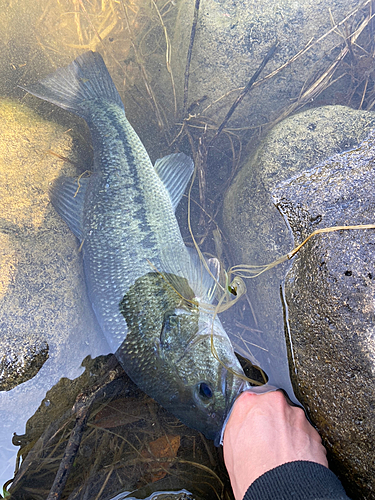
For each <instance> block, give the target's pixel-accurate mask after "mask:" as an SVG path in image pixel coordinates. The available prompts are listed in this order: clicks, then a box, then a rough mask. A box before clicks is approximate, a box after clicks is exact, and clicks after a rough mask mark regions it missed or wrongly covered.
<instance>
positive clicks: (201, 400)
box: [159, 309, 247, 439]
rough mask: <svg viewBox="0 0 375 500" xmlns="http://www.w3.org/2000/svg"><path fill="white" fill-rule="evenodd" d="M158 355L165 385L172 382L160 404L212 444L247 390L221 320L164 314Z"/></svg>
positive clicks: (176, 312)
mask: <svg viewBox="0 0 375 500" xmlns="http://www.w3.org/2000/svg"><path fill="white" fill-rule="evenodd" d="M159 355H160V360H161V361H162V362H163V363H164V370H165V371H166V372H167V373H168V374H169V375H168V379H169V380H173V381H174V384H173V385H171V386H170V388H169V391H168V390H167V391H166V392H165V393H164V394H163V397H162V399H163V401H161V400H160V399H159V402H160V403H161V404H162V405H163V406H164V407H166V408H167V409H169V410H170V411H171V412H172V413H173V414H174V415H176V416H177V417H178V418H180V420H181V421H182V422H184V423H185V424H186V425H188V426H189V427H192V428H195V429H197V430H199V431H200V432H202V433H203V434H204V435H205V436H206V437H207V438H208V439H215V437H216V436H217V435H218V434H220V432H221V429H222V426H223V424H224V421H225V419H226V417H227V415H228V414H229V411H230V409H231V407H232V405H233V403H234V401H235V399H236V398H237V396H238V395H239V394H240V393H241V392H242V391H243V390H244V389H245V388H246V387H247V382H245V376H244V373H243V370H242V367H241V365H240V363H239V361H238V359H237V357H236V355H235V353H234V351H233V347H232V344H231V342H230V340H229V338H228V336H227V334H226V332H225V331H224V329H223V326H222V324H221V322H220V320H219V319H218V318H215V319H213V315H212V314H211V315H210V314H205V313H200V312H197V311H186V310H181V309H175V310H174V311H169V312H168V313H167V314H166V315H165V318H164V323H163V328H162V332H161V341H160V346H159ZM173 386H174V387H173Z"/></svg>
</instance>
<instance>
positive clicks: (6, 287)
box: [0, 101, 96, 390]
mask: <svg viewBox="0 0 375 500" xmlns="http://www.w3.org/2000/svg"><path fill="white" fill-rule="evenodd" d="M0 137H1V141H0V151H1V155H0V157H1V161H0V191H1V199H0V214H1V215H0V241H1V253H0V259H1V260H0V325H1V331H0V353H1V355H0V363H1V368H2V369H1V372H0V389H2V390H4V389H5V390H9V389H11V388H12V387H14V386H15V385H17V384H18V383H20V382H24V381H25V380H27V379H28V378H31V377H32V376H34V375H35V374H36V372H37V371H38V370H37V369H36V366H39V368H40V367H41V365H42V364H43V362H44V361H45V360H46V359H47V357H48V355H47V352H48V350H49V349H48V346H50V348H51V347H52V345H53V352H54V355H56V353H57V351H58V350H59V349H60V346H62V345H64V344H65V343H66V342H68V343H69V342H72V340H69V339H70V338H71V337H72V336H74V339H75V340H74V343H75V349H79V348H80V344H79V342H85V341H86V340H87V339H86V337H87V335H86V333H87V332H88V331H90V330H93V331H95V328H96V324H95V322H94V321H93V319H92V318H91V316H90V314H89V315H87V314H85V310H86V311H90V305H89V304H88V302H87V299H86V297H85V283H84V277H83V270H82V265H81V257H80V255H79V253H78V252H77V242H76V239H75V237H74V236H73V234H72V233H71V232H70V231H69V229H68V228H67V226H66V224H65V223H63V222H62V220H61V219H60V218H59V216H58V215H57V214H56V212H55V211H54V209H53V207H52V205H51V204H50V202H49V197H48V188H49V185H50V184H51V183H52V181H53V180H54V179H55V178H56V177H57V176H58V175H59V174H61V171H62V170H64V173H66V174H68V175H69V174H70V175H73V174H74V173H75V172H76V169H75V168H74V167H73V166H72V165H71V164H69V163H68V162H64V161H62V160H61V159H58V158H57V157H56V154H59V155H61V156H65V157H66V156H69V154H70V151H71V149H72V139H71V137H70V136H69V135H67V134H64V130H63V129H62V128H61V127H59V126H57V125H55V124H54V123H52V122H45V121H44V120H41V119H40V118H39V117H38V116H37V115H35V114H33V113H32V112H30V111H28V110H27V108H22V106H20V105H18V104H16V103H12V102H10V101H2V102H1V107H0ZM48 151H52V153H48ZM53 153H55V154H53ZM84 318H85V319H84ZM90 318H91V321H90ZM82 337H83V338H82ZM50 355H51V353H50ZM82 359H83V358H82ZM33 360H34V361H33ZM35 363H36V364H35ZM64 364H66V360H64ZM31 367H34V368H31ZM30 368H31V371H30V373H29V374H28V373H27V370H28V369H30Z"/></svg>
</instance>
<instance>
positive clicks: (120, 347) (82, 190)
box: [25, 52, 244, 438]
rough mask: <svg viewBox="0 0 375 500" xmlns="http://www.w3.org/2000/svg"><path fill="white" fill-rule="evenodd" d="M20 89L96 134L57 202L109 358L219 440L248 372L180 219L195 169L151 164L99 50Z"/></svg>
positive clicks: (60, 186)
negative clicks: (75, 242)
mask: <svg viewBox="0 0 375 500" xmlns="http://www.w3.org/2000/svg"><path fill="white" fill-rule="evenodd" d="M25 90H27V91H28V92H30V93H31V94H33V95H35V96H37V97H40V98H41V99H44V100H47V101H49V102H52V103H54V104H56V105H58V106H60V107H62V108H64V109H67V110H69V111H71V112H73V113H75V114H77V115H79V116H81V117H82V118H84V119H85V120H86V122H87V124H88V126H89V129H90V132H91V137H92V144H93V149H94V166H93V172H92V175H91V176H90V177H88V178H86V179H81V180H80V187H79V189H78V192H77V188H78V184H77V180H76V179H72V178H60V179H58V181H57V182H56V184H55V185H54V187H53V189H52V190H51V201H52V204H53V205H54V207H55V208H56V210H57V212H58V213H59V214H60V215H61V216H62V218H63V219H64V220H65V221H66V222H67V224H68V225H69V227H70V228H71V230H72V231H73V232H74V234H75V235H76V236H77V238H78V239H79V241H80V242H81V244H82V249H83V261H84V268H85V277H86V282H87V289H88V294H89V298H90V300H91V303H92V307H93V310H94V312H95V314H96V317H97V319H98V322H99V324H100V326H101V328H102V330H103V333H104V335H105V336H106V338H107V341H108V343H109V345H110V347H111V349H112V350H113V352H116V356H117V357H118V359H119V361H120V363H121V364H122V365H123V367H124V369H125V371H126V372H127V373H128V375H129V376H130V377H131V378H132V379H133V381H134V382H135V383H136V384H137V385H138V386H139V387H140V388H141V389H142V390H144V391H145V392H146V393H148V394H149V395H150V396H151V397H153V398H154V399H155V400H157V401H158V402H159V403H160V404H161V405H163V406H164V407H166V408H167V409H169V410H170V411H171V412H172V413H174V414H175V415H176V416H178V417H179V418H180V419H181V420H182V421H183V422H184V423H185V424H187V425H189V426H191V427H193V428H196V429H198V430H200V431H201V432H203V433H204V434H205V435H206V436H207V437H209V438H214V437H215V436H216V435H217V434H218V433H219V432H220V429H221V427H222V424H223V421H224V420H225V416H226V414H227V413H228V411H229V409H230V407H231V405H232V403H233V401H234V399H235V398H236V396H237V395H238V394H239V392H240V391H241V390H242V389H243V386H244V383H243V381H242V379H241V378H240V377H237V376H235V375H234V374H233V373H232V371H234V372H236V373H239V374H243V372H242V369H241V366H240V364H239V362H238V360H237V358H236V356H235V354H234V352H233V348H232V345H231V343H230V340H229V338H228V336H227V334H226V332H225V331H224V329H223V326H222V325H221V323H220V320H219V319H218V318H217V317H216V318H214V317H213V314H212V313H210V312H208V311H207V310H205V308H204V307H203V304H204V303H207V302H208V303H209V302H211V301H212V295H213V293H212V292H213V289H214V286H215V283H214V280H213V279H212V277H211V276H210V275H209V273H208V272H207V271H206V269H205V267H204V266H203V265H202V262H201V261H200V260H199V258H198V257H197V255H196V254H194V252H192V251H191V250H188V249H187V247H186V246H185V244H184V242H183V240H182V236H181V233H180V229H179V226H178V223H177V220H176V217H175V209H176V207H177V205H178V203H179V201H180V199H181V197H182V195H183V192H184V190H185V188H186V186H187V183H188V182H189V179H190V177H191V175H192V172H193V168H194V167H193V162H192V160H191V159H190V158H189V157H187V156H186V155H184V154H182V153H178V154H173V155H169V156H167V157H165V158H162V159H161V160H158V161H157V162H156V163H155V166H154V165H152V163H151V161H150V158H149V156H148V154H147V152H146V150H145V148H144V146H143V144H142V142H141V141H140V139H139V137H138V135H137V134H136V132H135V131H134V129H133V128H132V127H131V125H130V123H129V122H128V120H127V118H126V116H125V111H124V107H123V104H122V102H121V99H120V96H119V94H118V92H117V90H116V88H115V86H114V83H113V82H112V79H111V77H110V75H109V73H108V70H107V68H106V66H105V64H104V61H103V59H102V58H101V56H100V55H99V54H97V53H93V52H87V53H85V54H82V55H81V56H79V57H78V58H77V59H76V60H75V61H73V62H72V63H71V64H70V65H69V66H67V67H65V68H60V69H59V70H57V71H56V72H55V73H53V74H52V75H50V76H48V77H47V78H45V79H44V80H42V81H40V82H39V83H37V84H35V85H31V86H29V87H26V88H25ZM212 333H213V335H212ZM212 339H213V343H214V346H215V350H216V352H217V354H218V357H219V358H220V360H221V363H220V362H219V361H218V360H217V359H216V358H215V357H214V356H213V354H212V352H211V340H212ZM228 369H229V370H228Z"/></svg>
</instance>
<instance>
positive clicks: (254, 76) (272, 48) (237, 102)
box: [209, 42, 278, 145]
mask: <svg viewBox="0 0 375 500" xmlns="http://www.w3.org/2000/svg"><path fill="white" fill-rule="evenodd" d="M277 46H278V43H277V42H276V43H275V44H274V45H273V46H272V47H271V48H270V50H269V51H268V53H267V55H266V57H265V58H264V59H263V61H262V62H261V64H260V65H259V67H258V69H257V70H256V72H255V73H254V74H253V76H252V77H251V78H250V80H249V82H248V84H247V85H246V87H245V88H244V89H243V91H242V92H241V94H240V95H239V96H238V97H237V99H236V100H235V101H234V103H233V104H232V106H231V107H230V109H229V111H228V113H227V114H226V116H225V118H224V120H223V121H222V123H221V125H220V127H219V128H218V129H217V132H216V134H215V135H214V137H213V138H212V139H211V142H210V144H209V145H211V144H212V142H213V141H214V140H215V139H216V138H217V137H218V136H219V135H220V134H221V132H222V131H223V129H224V127H225V125H226V124H227V123H228V120H229V119H230V117H231V116H232V115H233V113H234V111H235V109H236V108H237V106H238V105H239V104H240V102H241V101H242V99H243V98H244V97H245V95H246V94H247V93H248V92H249V90H250V89H251V87H252V86H253V85H254V83H255V81H256V80H257V79H258V77H259V75H260V74H261V72H262V71H263V69H264V68H265V66H266V64H267V63H268V61H269V60H270V59H271V58H272V57H273V55H274V53H275V51H276V49H277Z"/></svg>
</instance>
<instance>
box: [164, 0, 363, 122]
mask: <svg viewBox="0 0 375 500" xmlns="http://www.w3.org/2000/svg"><path fill="white" fill-rule="evenodd" d="M178 7H179V16H178V18H177V23H176V27H175V31H174V37H173V42H172V50H173V52H172V55H173V57H172V69H173V70H174V73H175V75H176V83H177V85H176V88H177V90H178V92H179V91H180V89H183V83H182V82H181V78H182V77H183V75H184V68H185V64H186V55H185V54H186V53H187V47H188V43H189V39H190V30H191V23H192V19H193V12H194V2H181V3H180V4H178ZM357 7H358V2H357V1H355V0H354V1H353V0H351V1H346V2H342V1H340V0H334V1H332V0H331V1H326V0H318V1H315V0H302V1H298V2H295V1H291V0H282V1H280V2H277V3H275V2H259V1H257V0H240V1H231V0H230V1H225V2H224V1H220V0H202V2H201V6H200V11H199V20H198V26H197V33H196V39H195V45H194V50H193V56H192V65H191V74H190V86H189V96H190V101H189V104H190V103H191V102H194V101H196V100H199V99H201V98H202V97H203V96H207V99H206V100H205V101H204V102H203V103H202V105H201V106H199V108H198V109H196V110H195V111H198V112H200V111H201V110H202V109H205V108H206V107H207V106H209V107H208V109H207V111H205V112H203V114H204V115H206V116H209V117H210V118H211V119H213V120H215V121H216V122H218V123H220V121H221V120H222V119H223V117H224V116H225V114H226V112H227V111H228V109H229V107H230V105H231V104H232V102H233V101H234V100H235V98H236V97H237V95H238V94H239V91H236V92H234V93H233V92H231V93H229V92H230V91H233V90H236V89H238V88H239V87H244V86H245V85H246V84H247V82H248V81H249V80H250V77H251V76H252V75H253V73H255V71H256V69H257V68H258V66H259V65H260V63H261V62H262V60H263V58H264V57H265V55H266V54H267V52H268V50H269V49H270V48H271V46H272V45H273V44H275V42H278V43H279V46H278V48H277V52H276V54H275V55H274V56H273V57H272V60H271V61H270V62H269V64H268V65H267V67H266V69H265V70H264V72H263V73H262V75H261V78H262V77H264V76H266V75H267V74H270V73H271V72H272V71H274V70H276V69H277V68H279V67H281V66H282V65H284V64H285V63H286V62H287V61H288V60H289V59H291V58H292V57H293V56H295V55H296V54H297V53H298V52H300V51H301V50H302V49H304V48H305V47H306V45H307V43H308V42H309V41H310V40H311V39H314V40H318V39H320V37H321V36H322V35H324V34H325V33H327V32H329V31H330V30H331V28H332V24H331V23H332V19H334V20H335V22H339V21H341V20H342V19H343V18H345V17H346V16H347V15H348V14H349V13H350V12H352V10H353V9H355V8H357ZM330 12H331V15H332V17H331V18H330ZM340 44H341V41H340V35H339V34H338V32H337V31H335V32H333V31H332V32H331V33H330V34H329V35H328V36H326V37H324V38H323V39H322V40H321V41H319V43H316V44H314V46H313V47H312V48H311V49H310V50H308V51H307V52H306V53H305V54H304V55H303V56H302V57H300V58H298V59H297V60H296V61H295V62H293V63H292V64H291V65H289V66H288V67H286V68H284V69H283V70H282V71H281V72H280V73H278V75H277V76H276V77H275V78H273V79H271V80H269V81H268V82H266V84H265V85H261V86H260V87H259V88H257V89H255V88H254V89H253V90H252V91H251V94H250V95H249V97H246V98H245V100H244V101H243V103H242V104H241V106H239V107H238V108H237V109H236V112H235V115H233V118H232V121H231V124H232V126H233V124H235V125H236V126H240V127H246V126H249V127H255V126H259V125H261V124H262V123H265V122H267V121H269V119H270V117H272V116H274V117H275V116H277V114H278V112H279V111H280V110H281V109H283V108H284V107H286V106H289V105H290V103H291V101H292V100H294V99H297V98H298V97H299V95H300V93H301V91H302V89H303V88H304V90H306V88H307V87H308V84H307V82H308V81H309V79H311V77H313V76H314V77H316V75H317V74H318V73H319V71H321V70H322V68H328V67H329V65H330V63H331V62H332V59H333V58H334V56H335V55H336V54H337V51H336V52H335V51H333V52H331V50H332V49H333V47H335V46H337V45H340ZM261 78H260V79H261ZM228 93H229V95H227V94H228ZM223 96H225V98H224V99H220V100H219V101H218V102H216V101H217V100H218V99H219V98H222V97H223Z"/></svg>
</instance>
